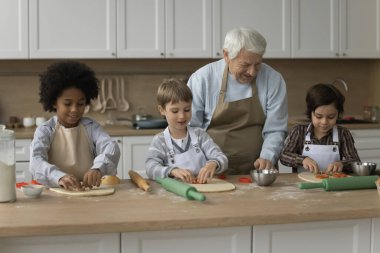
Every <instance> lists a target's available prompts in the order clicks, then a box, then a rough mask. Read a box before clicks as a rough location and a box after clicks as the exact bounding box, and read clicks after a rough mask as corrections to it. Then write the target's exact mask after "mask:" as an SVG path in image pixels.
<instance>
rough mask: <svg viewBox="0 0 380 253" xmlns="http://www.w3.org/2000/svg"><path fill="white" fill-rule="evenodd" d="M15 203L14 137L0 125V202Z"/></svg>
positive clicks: (12, 133) (10, 131) (11, 132)
mask: <svg viewBox="0 0 380 253" xmlns="http://www.w3.org/2000/svg"><path fill="white" fill-rule="evenodd" d="M13 201H16V162H15V137H14V132H13V131H12V130H8V129H5V126H4V125H0V202H13Z"/></svg>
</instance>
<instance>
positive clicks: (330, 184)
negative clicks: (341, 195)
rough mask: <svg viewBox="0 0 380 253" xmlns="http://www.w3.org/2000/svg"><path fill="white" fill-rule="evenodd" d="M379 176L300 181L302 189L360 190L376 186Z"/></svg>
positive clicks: (299, 186)
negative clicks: (316, 181) (309, 181)
mask: <svg viewBox="0 0 380 253" xmlns="http://www.w3.org/2000/svg"><path fill="white" fill-rule="evenodd" d="M378 178H379V176H376V175H374V176H361V177H345V178H326V179H323V180H322V183H306V182H303V183H298V188H300V189H313V188H323V189H324V190H325V191H342V190H359V189H372V188H376V180H377V179H378Z"/></svg>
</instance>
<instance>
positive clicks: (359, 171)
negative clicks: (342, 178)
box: [351, 162, 376, 176]
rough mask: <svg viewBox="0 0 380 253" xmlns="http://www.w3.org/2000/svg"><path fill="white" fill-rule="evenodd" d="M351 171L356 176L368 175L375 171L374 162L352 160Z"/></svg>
mask: <svg viewBox="0 0 380 253" xmlns="http://www.w3.org/2000/svg"><path fill="white" fill-rule="evenodd" d="M351 168H352V171H353V172H354V173H355V174H356V175H358V176H368V175H371V174H373V173H374V172H375V170H376V163H372V162H354V163H351Z"/></svg>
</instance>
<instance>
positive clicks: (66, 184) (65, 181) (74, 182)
mask: <svg viewBox="0 0 380 253" xmlns="http://www.w3.org/2000/svg"><path fill="white" fill-rule="evenodd" d="M58 184H59V185H60V186H61V187H63V188H65V190H70V191H71V190H79V191H80V190H83V187H82V185H81V183H80V181H79V180H78V178H76V177H75V176H74V175H70V174H67V175H64V176H63V177H61V178H60V179H59V180H58Z"/></svg>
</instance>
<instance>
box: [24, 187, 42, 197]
mask: <svg viewBox="0 0 380 253" xmlns="http://www.w3.org/2000/svg"><path fill="white" fill-rule="evenodd" d="M44 188H45V186H43V185H36V184H29V185H23V186H21V191H22V193H24V195H25V196H26V197H29V198H38V197H40V195H41V193H42V191H43V190H44Z"/></svg>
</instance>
